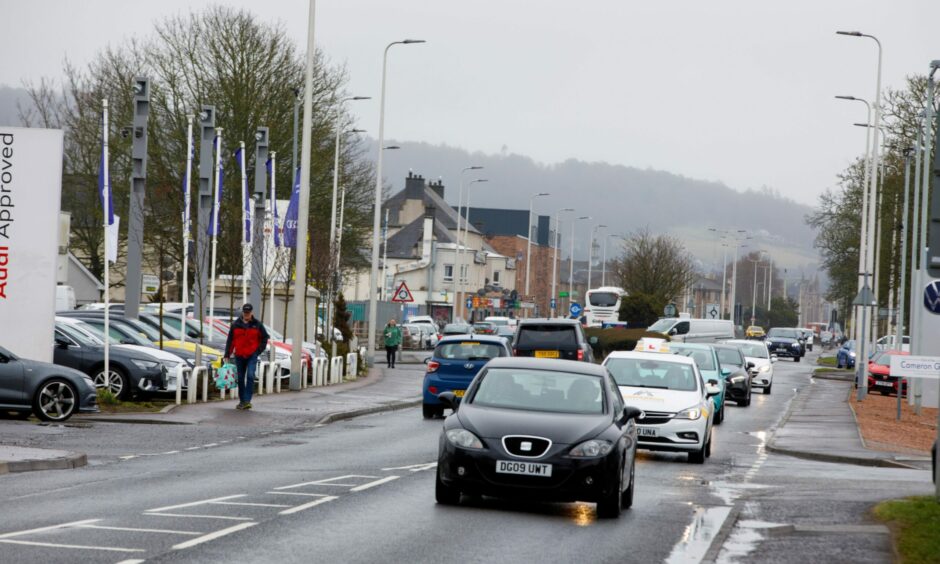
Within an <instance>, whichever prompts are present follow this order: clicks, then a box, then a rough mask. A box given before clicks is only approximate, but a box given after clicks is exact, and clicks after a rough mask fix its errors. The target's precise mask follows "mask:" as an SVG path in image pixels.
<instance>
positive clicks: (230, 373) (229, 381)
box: [215, 363, 238, 390]
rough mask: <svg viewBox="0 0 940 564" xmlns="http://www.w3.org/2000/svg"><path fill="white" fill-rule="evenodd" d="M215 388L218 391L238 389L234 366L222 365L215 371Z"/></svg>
mask: <svg viewBox="0 0 940 564" xmlns="http://www.w3.org/2000/svg"><path fill="white" fill-rule="evenodd" d="M215 387H216V388H217V389H219V390H231V389H234V388H237V387H238V369H237V368H235V365H234V364H232V363H228V364H223V365H222V366H221V368H219V369H218V370H216V371H215Z"/></svg>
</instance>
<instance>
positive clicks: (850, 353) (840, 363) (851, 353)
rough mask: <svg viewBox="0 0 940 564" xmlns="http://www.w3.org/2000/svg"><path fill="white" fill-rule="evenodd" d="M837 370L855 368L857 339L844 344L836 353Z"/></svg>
mask: <svg viewBox="0 0 940 564" xmlns="http://www.w3.org/2000/svg"><path fill="white" fill-rule="evenodd" d="M836 368H855V339H849V340H848V341H846V342H844V343H842V346H841V347H839V350H838V351H836Z"/></svg>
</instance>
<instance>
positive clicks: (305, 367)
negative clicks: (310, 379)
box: [300, 358, 310, 390]
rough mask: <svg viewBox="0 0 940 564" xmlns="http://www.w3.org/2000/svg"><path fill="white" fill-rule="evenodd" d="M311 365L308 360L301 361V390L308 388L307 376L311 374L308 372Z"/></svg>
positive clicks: (302, 359)
mask: <svg viewBox="0 0 940 564" xmlns="http://www.w3.org/2000/svg"><path fill="white" fill-rule="evenodd" d="M308 368H309V365H308V364H307V359H306V358H301V359H300V389H301V390H303V389H304V388H306V387H307V374H308V373H309V372H310V370H308Z"/></svg>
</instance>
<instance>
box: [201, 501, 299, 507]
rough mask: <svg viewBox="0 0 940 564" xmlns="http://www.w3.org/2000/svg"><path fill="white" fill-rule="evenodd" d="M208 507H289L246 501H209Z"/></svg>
mask: <svg viewBox="0 0 940 564" xmlns="http://www.w3.org/2000/svg"><path fill="white" fill-rule="evenodd" d="M209 504H210V505H244V506H247V507H290V505H282V504H280V503H249V502H247V501H210V502H209Z"/></svg>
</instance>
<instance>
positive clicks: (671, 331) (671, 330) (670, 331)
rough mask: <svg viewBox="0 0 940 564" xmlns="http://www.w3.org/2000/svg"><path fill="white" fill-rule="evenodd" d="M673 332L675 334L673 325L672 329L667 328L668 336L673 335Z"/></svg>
mask: <svg viewBox="0 0 940 564" xmlns="http://www.w3.org/2000/svg"><path fill="white" fill-rule="evenodd" d="M675 334H676V328H675V327H673V328H672V329H670V330H669V335H670V336H673V335H675Z"/></svg>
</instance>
